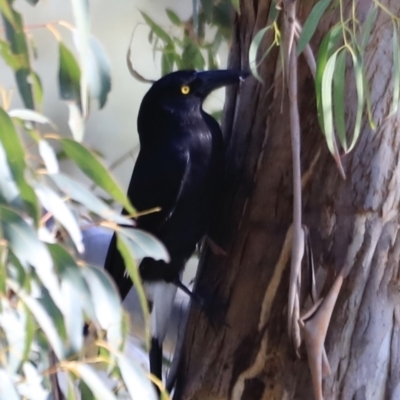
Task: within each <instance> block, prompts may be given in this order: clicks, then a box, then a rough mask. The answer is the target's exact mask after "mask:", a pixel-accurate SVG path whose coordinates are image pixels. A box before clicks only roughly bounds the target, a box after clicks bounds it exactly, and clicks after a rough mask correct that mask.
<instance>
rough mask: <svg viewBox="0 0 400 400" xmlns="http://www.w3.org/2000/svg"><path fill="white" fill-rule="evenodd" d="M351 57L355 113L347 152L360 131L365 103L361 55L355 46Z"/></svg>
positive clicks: (355, 141) (351, 147)
mask: <svg viewBox="0 0 400 400" xmlns="http://www.w3.org/2000/svg"><path fill="white" fill-rule="evenodd" d="M351 55H352V58H353V66H354V75H355V80H356V90H357V113H356V121H355V125H354V132H353V138H352V141H351V143H350V146H349V148H348V150H347V152H350V151H351V150H352V149H353V148H354V146H355V145H356V143H357V140H358V138H359V136H360V133H361V123H362V115H363V111H364V104H365V94H364V70H363V63H362V59H361V55H360V54H359V53H358V51H357V48H354V51H353V52H351Z"/></svg>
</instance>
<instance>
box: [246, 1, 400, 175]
mask: <svg viewBox="0 0 400 400" xmlns="http://www.w3.org/2000/svg"><path fill="white" fill-rule="evenodd" d="M338 5H339V12H340V21H339V22H338V23H337V24H336V25H334V26H333V27H332V28H331V29H330V30H329V32H328V33H327V34H326V35H325V36H324V38H323V39H322V42H321V44H320V46H319V48H318V54H317V57H316V73H315V93H316V102H317V112H318V121H319V125H320V127H321V130H322V132H323V134H324V136H325V139H326V143H327V147H328V149H329V151H330V152H331V153H332V155H333V156H334V158H335V160H336V162H337V164H338V166H339V168H340V169H341V172H342V174H343V175H344V172H343V170H342V166H341V161H340V158H341V156H342V155H345V154H347V153H349V152H350V151H351V150H352V149H353V148H354V146H355V145H356V143H357V141H358V139H359V137H360V134H361V128H362V123H363V116H364V114H365V112H366V113H367V116H368V121H369V124H370V126H371V128H372V129H375V123H374V121H373V120H372V116H371V115H372V113H371V101H370V98H369V83H368V81H367V79H366V71H365V68H366V66H365V60H364V57H365V51H366V47H367V45H368V43H369V38H370V34H371V30H372V28H373V24H374V21H375V18H376V15H377V11H378V9H379V8H380V5H379V2H373V3H372V4H371V7H370V9H369V12H368V14H367V16H366V18H365V20H364V22H363V23H361V22H360V21H358V20H357V18H356V16H355V15H354V8H353V9H352V10H351V15H349V16H346V15H345V11H344V10H343V1H342V0H340V1H339V2H338ZM330 6H332V7H334V6H336V4H333V2H332V0H319V1H317V2H316V4H315V5H314V7H313V8H312V10H311V12H310V14H309V15H308V17H307V19H306V21H305V22H304V25H303V27H301V26H300V24H299V23H298V21H296V23H295V24H294V27H295V28H294V29H295V32H294V36H295V37H296V41H297V52H298V54H300V53H302V52H305V51H306V48H307V47H308V50H309V53H310V52H311V54H312V50H311V49H310V47H309V46H310V41H311V39H312V37H313V35H314V33H315V32H316V30H317V28H318V25H319V24H320V21H321V19H322V18H323V16H324V14H325V13H326V12H327V10H329V7H330ZM381 9H382V11H383V12H385V13H386V14H387V15H388V16H389V18H390V19H391V21H392V24H393V56H394V60H393V103H392V107H391V112H390V114H389V116H388V117H390V116H392V115H394V114H395V113H396V111H397V109H398V106H399V98H400V95H399V93H400V67H399V66H400V61H399V39H398V30H399V19H398V17H396V16H395V15H393V14H392V13H390V11H389V10H387V9H384V8H382V7H381ZM277 12H278V11H277V9H276V4H275V3H274V2H272V4H271V10H270V15H269V18H268V24H267V26H266V27H265V28H263V29H261V30H260V31H259V32H257V33H256V35H255V36H254V38H253V40H252V43H251V46H250V49H249V62H250V68H251V71H252V73H253V75H254V77H255V78H256V79H258V80H259V81H262V80H261V77H260V75H259V73H258V66H259V65H260V64H261V63H262V62H263V61H264V60H265V58H266V57H267V56H268V54H269V53H270V51H271V50H272V49H273V48H274V47H276V46H279V45H280V44H281V43H280V42H281V40H280V39H281V32H280V30H279V26H278V25H277V22H276V21H277V17H276V15H277ZM271 16H272V18H271ZM270 32H273V33H274V35H273V36H270V37H269V43H270V44H269V47H267V49H266V50H265V51H264V52H263V53H262V55H260V49H263V41H264V38H265V37H266V36H267V34H268V33H270ZM281 58H282V60H283V61H284V57H281ZM349 65H351V66H352V67H351V68H349V67H348V66H349ZM351 70H352V71H351ZM351 79H353V81H354V86H355V90H356V94H357V107H356V113H355V116H354V119H353V120H352V119H351V118H350V116H349V115H346V111H345V110H346V107H345V100H346V96H347V95H348V93H346V90H345V87H346V85H349V82H350V80H351Z"/></svg>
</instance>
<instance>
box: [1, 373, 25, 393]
mask: <svg viewBox="0 0 400 400" xmlns="http://www.w3.org/2000/svg"><path fill="white" fill-rule="evenodd" d="M0 397H1V398H2V399H7V400H20V397H19V395H18V392H17V389H16V388H15V386H14V383H13V381H12V380H11V376H10V374H9V373H8V371H6V370H4V369H2V368H1V369H0Z"/></svg>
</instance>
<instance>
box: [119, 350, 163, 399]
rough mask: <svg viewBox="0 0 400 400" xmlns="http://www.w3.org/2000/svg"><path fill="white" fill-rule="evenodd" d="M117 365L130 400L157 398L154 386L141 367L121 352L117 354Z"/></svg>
mask: <svg viewBox="0 0 400 400" xmlns="http://www.w3.org/2000/svg"><path fill="white" fill-rule="evenodd" d="M117 360H118V367H119V369H120V371H121V375H122V378H123V380H124V383H125V386H126V388H127V389H128V392H129V394H130V396H131V399H132V400H143V399H146V400H158V396H157V394H156V391H155V390H154V386H153V384H152V383H151V381H150V380H149V378H148V377H147V376H146V374H145V373H144V371H143V369H142V368H140V367H138V366H137V365H135V364H134V363H133V362H132V361H131V360H128V358H127V357H126V356H124V355H123V354H117Z"/></svg>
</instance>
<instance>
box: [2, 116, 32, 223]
mask: <svg viewBox="0 0 400 400" xmlns="http://www.w3.org/2000/svg"><path fill="white" fill-rule="evenodd" d="M0 132H1V143H2V145H3V148H4V150H5V152H6V155H7V160H8V165H9V167H10V170H11V173H12V175H13V177H14V180H15V182H16V184H17V185H18V188H19V191H20V195H21V198H22V199H23V200H24V202H25V205H26V207H27V209H28V211H29V215H30V216H31V217H32V218H33V219H34V220H35V222H37V221H38V220H39V205H38V202H37V199H36V196H35V192H34V191H33V189H32V188H31V186H30V185H29V184H28V183H27V182H26V180H25V170H26V167H27V166H26V163H25V151H24V148H23V146H22V141H21V139H20V138H19V136H18V133H17V131H16V130H15V128H14V125H13V123H12V121H11V118H10V117H9V116H8V115H7V113H6V112H5V111H4V110H3V109H1V108H0Z"/></svg>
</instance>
